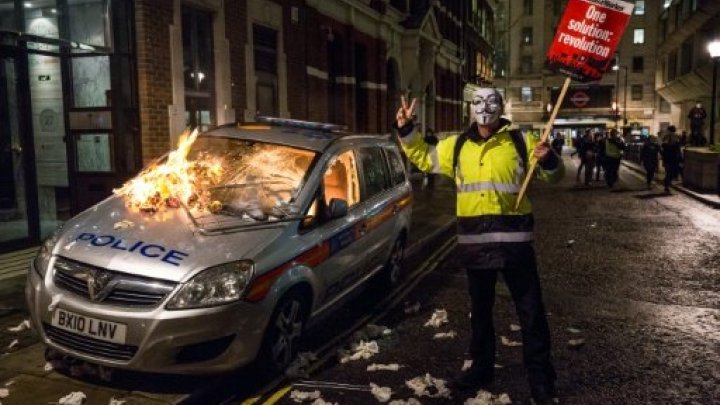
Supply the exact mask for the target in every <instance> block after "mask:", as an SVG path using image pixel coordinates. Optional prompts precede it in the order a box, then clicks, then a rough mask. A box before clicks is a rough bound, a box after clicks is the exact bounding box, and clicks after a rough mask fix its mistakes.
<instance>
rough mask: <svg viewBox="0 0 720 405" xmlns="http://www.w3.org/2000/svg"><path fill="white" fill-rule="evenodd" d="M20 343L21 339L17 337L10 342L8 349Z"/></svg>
mask: <svg viewBox="0 0 720 405" xmlns="http://www.w3.org/2000/svg"><path fill="white" fill-rule="evenodd" d="M19 344H20V341H19V340H17V339H15V340H13V341H12V342H10V344H9V345H8V347H7V349H8V350H12V349H14V348H15V347H16V346H17V345H19Z"/></svg>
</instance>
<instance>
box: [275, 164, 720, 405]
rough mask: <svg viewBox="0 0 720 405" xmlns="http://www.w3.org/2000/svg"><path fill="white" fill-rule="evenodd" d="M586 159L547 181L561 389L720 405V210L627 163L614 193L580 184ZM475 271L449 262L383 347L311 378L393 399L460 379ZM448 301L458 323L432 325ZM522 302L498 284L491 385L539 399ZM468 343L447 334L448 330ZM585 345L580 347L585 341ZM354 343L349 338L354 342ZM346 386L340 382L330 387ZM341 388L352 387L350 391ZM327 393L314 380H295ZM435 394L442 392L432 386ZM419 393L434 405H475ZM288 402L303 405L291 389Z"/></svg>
mask: <svg viewBox="0 0 720 405" xmlns="http://www.w3.org/2000/svg"><path fill="white" fill-rule="evenodd" d="M576 162H577V161H576V160H575V161H572V162H570V161H567V160H566V163H567V167H568V169H569V170H568V175H567V176H566V179H565V180H564V181H563V182H562V183H560V184H557V185H542V184H535V185H534V186H533V189H532V191H531V198H532V200H533V202H534V207H535V215H536V240H537V241H536V250H537V252H538V258H539V269H540V273H541V279H542V283H543V289H544V298H545V305H546V310H547V311H548V319H549V322H550V327H551V333H552V338H553V345H554V346H553V358H554V363H555V367H556V369H557V372H558V381H557V387H558V390H559V392H560V394H561V397H562V399H563V401H564V403H567V404H720V288H719V287H720V249H719V247H720V211H718V210H714V209H712V208H708V207H707V206H705V205H703V204H701V203H699V202H696V201H695V200H692V199H690V198H688V197H686V196H684V195H682V194H674V195H670V196H666V195H663V194H662V193H661V191H662V187H661V186H658V187H657V188H656V189H655V190H650V191H648V190H645V187H644V184H643V180H642V179H640V178H639V177H638V176H637V175H635V174H633V173H632V172H629V171H628V170H627V169H621V181H620V184H619V185H616V187H615V189H614V190H608V189H607V188H605V187H604V184H601V183H594V184H593V185H592V186H591V187H584V186H579V185H577V184H576V183H575V176H574V167H575V166H574V165H575V164H576ZM465 283H466V278H465V274H464V271H463V270H462V269H460V268H459V267H458V266H457V265H456V264H455V263H453V260H452V254H450V255H449V256H448V258H447V259H446V260H444V261H443V262H442V263H441V264H440V265H439V266H438V267H437V268H436V269H435V270H434V271H433V272H432V273H430V274H429V275H428V276H427V277H426V278H424V279H423V281H422V282H421V283H420V284H419V285H418V286H417V287H416V288H415V289H414V290H413V291H412V292H411V294H410V295H409V296H408V297H407V298H406V301H407V302H408V304H415V303H419V304H420V310H419V311H418V312H417V313H414V314H407V313H405V311H404V306H403V305H400V306H398V307H396V308H392V309H388V311H387V313H386V314H384V315H383V316H382V317H381V318H380V319H379V320H378V323H379V324H381V325H383V326H386V327H387V328H389V329H390V330H391V331H392V333H390V334H388V335H385V336H383V337H380V338H379V339H378V342H379V347H380V349H379V353H378V354H376V355H374V356H373V357H371V358H369V359H367V360H357V361H350V362H347V363H344V364H340V363H339V362H338V361H337V359H338V358H339V356H337V357H335V358H334V359H333V361H331V362H329V363H328V364H327V366H326V367H324V368H323V369H322V370H320V371H319V372H317V373H314V374H313V375H311V376H308V377H307V378H306V379H307V380H312V381H320V382H321V383H322V384H323V386H322V387H320V388H317V389H318V390H319V391H320V394H321V396H322V398H323V399H324V400H326V401H332V402H337V403H339V404H343V405H345V404H371V403H377V401H376V399H375V398H374V397H373V396H372V394H371V393H370V392H369V390H366V389H364V387H368V386H369V384H370V383H375V384H377V385H379V386H382V387H389V388H391V389H392V391H393V395H392V399H394V400H395V399H405V400H406V399H408V398H411V397H413V396H415V395H414V394H413V392H412V391H411V390H410V389H409V388H408V387H407V386H406V384H405V381H406V380H409V379H412V378H414V377H417V376H423V375H425V374H426V373H430V374H431V375H432V376H433V377H438V378H445V379H446V378H450V377H452V376H453V375H455V374H456V373H457V372H459V371H460V368H461V366H462V364H463V361H464V359H465V358H466V354H465V349H466V347H467V342H468V336H469V320H468V311H469V302H468V298H467V293H466V287H465ZM436 309H445V310H446V311H447V313H448V320H449V322H448V323H447V324H445V325H443V326H442V327H440V328H439V329H433V328H429V327H424V326H423V324H424V323H425V322H426V321H427V320H428V319H430V317H431V315H432V313H433V311H434V310H436ZM517 323H518V322H517V318H516V316H515V313H514V307H513V305H512V302H511V300H510V296H509V293H508V291H507V290H506V289H505V286H504V284H502V283H499V284H498V294H497V299H496V316H495V326H496V332H497V334H498V357H497V363H498V367H499V368H498V369H497V370H496V379H495V382H494V384H493V385H492V386H491V391H492V392H493V393H494V394H496V395H499V394H502V393H506V394H508V395H509V397H510V399H511V400H512V402H513V403H526V402H527V401H528V399H529V391H528V388H527V384H526V380H525V378H526V377H525V371H524V368H523V366H522V358H521V350H522V349H521V347H516V346H506V345H503V344H502V343H500V339H501V338H500V336H501V335H502V336H505V337H506V338H507V339H508V340H510V341H519V340H520V332H518V331H513V330H511V325H512V324H517ZM451 330H452V331H455V332H456V333H457V337H455V338H453V339H448V340H435V339H433V335H434V334H435V333H437V332H448V331H451ZM578 339H582V341H581V342H580V343H581V344H580V345H573V344H570V342H571V340H573V341H575V342H574V343H577V342H578V341H577V340H578ZM350 346H351V342H350V341H348V342H346V348H349V347H350ZM372 363H380V364H388V363H398V364H400V365H401V366H402V367H401V368H400V369H399V371H375V372H369V371H367V366H368V365H370V364H372ZM327 383H333V384H335V386H329V385H327ZM338 384H346V385H345V386H339V385H338ZM295 389H298V390H302V391H313V390H314V389H316V388H314V387H313V386H312V384H309V385H308V386H304V387H295ZM432 392H435V391H432ZM472 396H473V394H472V393H470V394H466V395H458V394H457V393H454V394H453V397H452V399H445V398H442V399H432V398H428V397H417V396H415V397H416V398H418V399H419V400H420V401H421V403H423V404H433V403H436V404H448V403H464V401H465V400H466V399H467V398H468V397H472ZM278 403H282V404H292V403H294V402H293V401H292V400H291V399H290V396H289V394H288V395H285V396H284V397H283V398H282V399H280V400H279V402H278Z"/></svg>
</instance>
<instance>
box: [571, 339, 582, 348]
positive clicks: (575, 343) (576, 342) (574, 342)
mask: <svg viewBox="0 0 720 405" xmlns="http://www.w3.org/2000/svg"><path fill="white" fill-rule="evenodd" d="M584 344H585V339H570V340H568V346H570V347H573V348H577V347H580V346H583V345H584Z"/></svg>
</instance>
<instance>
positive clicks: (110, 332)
mask: <svg viewBox="0 0 720 405" xmlns="http://www.w3.org/2000/svg"><path fill="white" fill-rule="evenodd" d="M52 325H53V326H54V327H56V328H60V329H64V330H66V331H68V332H72V333H77V334H78V335H83V336H87V337H91V338H93V339H98V340H102V341H105V342H112V343H118V344H121V345H124V344H125V338H126V335H127V325H125V324H122V323H117V322H110V321H106V320H104V319H98V318H92V317H89V316H85V315H80V314H76V313H75V312H70V311H66V310H64V309H62V308H57V309H56V310H55V312H54V313H53V318H52Z"/></svg>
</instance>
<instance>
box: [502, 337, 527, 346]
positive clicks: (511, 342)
mask: <svg viewBox="0 0 720 405" xmlns="http://www.w3.org/2000/svg"><path fill="white" fill-rule="evenodd" d="M500 342H501V343H502V344H503V346H509V347H515V346H522V342H518V341H516V340H512V339H508V338H507V337H505V336H500Z"/></svg>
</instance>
